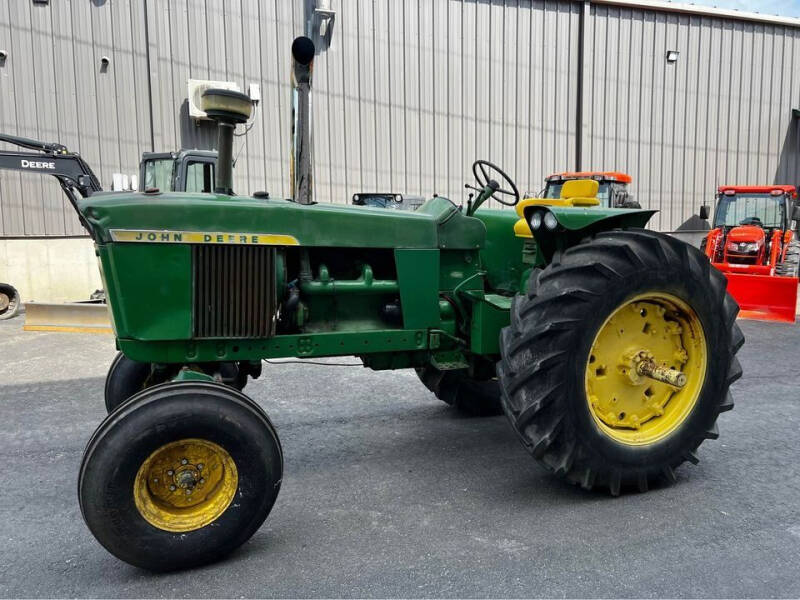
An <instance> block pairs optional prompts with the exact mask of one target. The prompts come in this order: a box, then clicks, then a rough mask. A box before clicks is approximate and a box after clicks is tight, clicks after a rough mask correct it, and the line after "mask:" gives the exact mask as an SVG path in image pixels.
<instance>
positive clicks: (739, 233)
mask: <svg viewBox="0 0 800 600" xmlns="http://www.w3.org/2000/svg"><path fill="white" fill-rule="evenodd" d="M765 236H766V234H765V233H764V230H763V229H762V228H761V227H758V226H756V225H739V226H738V227H734V228H733V229H731V230H730V231H729V232H728V242H729V243H736V244H741V243H747V242H749V243H752V242H756V243H758V245H759V246H763V245H764V243H765V241H766V237H765Z"/></svg>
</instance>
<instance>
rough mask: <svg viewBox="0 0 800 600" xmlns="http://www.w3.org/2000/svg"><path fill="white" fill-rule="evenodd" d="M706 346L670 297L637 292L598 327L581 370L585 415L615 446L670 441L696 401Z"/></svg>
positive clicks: (694, 320)
mask: <svg viewBox="0 0 800 600" xmlns="http://www.w3.org/2000/svg"><path fill="white" fill-rule="evenodd" d="M706 361H707V348H706V341H705V335H704V333H703V329H702V326H701V323H700V320H699V318H698V316H697V314H696V313H695V312H694V310H693V309H692V308H691V307H690V306H689V305H688V304H687V303H686V302H684V301H683V300H680V299H679V298H677V297H675V296H672V295H671V294H664V293H652V294H643V295H640V296H637V297H635V298H633V299H632V300H629V301H627V302H625V303H623V304H622V305H620V306H619V307H617V309H615V310H614V311H613V312H612V313H611V315H610V316H609V317H608V318H607V319H606V321H605V323H603V325H602V326H601V327H600V329H599V330H598V332H597V335H596V337H595V339H594V342H593V344H592V347H591V350H590V354H589V358H588V362H587V365H586V376H585V386H586V397H587V401H588V404H589V411H590V413H591V415H592V417H593V419H594V421H595V423H596V424H597V425H598V427H599V428H600V430H601V431H602V432H603V433H604V434H606V435H608V436H609V437H611V438H612V439H614V440H615V441H617V442H620V443H624V444H628V445H645V444H651V443H653V442H656V441H658V440H660V439H663V438H665V437H667V436H668V435H670V434H671V433H672V432H673V431H674V430H675V429H677V428H678V427H679V426H680V425H681V423H683V422H684V421H685V420H686V418H687V417H688V415H689V414H690V413H691V410H692V408H693V407H694V405H695V403H696V402H697V398H698V397H699V394H700V390H701V389H702V386H703V382H704V380H705V370H706Z"/></svg>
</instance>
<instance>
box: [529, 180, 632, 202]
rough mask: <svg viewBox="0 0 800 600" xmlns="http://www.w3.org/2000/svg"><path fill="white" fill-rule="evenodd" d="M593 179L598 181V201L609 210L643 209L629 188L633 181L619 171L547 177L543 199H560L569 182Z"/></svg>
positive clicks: (542, 193)
mask: <svg viewBox="0 0 800 600" xmlns="http://www.w3.org/2000/svg"><path fill="white" fill-rule="evenodd" d="M579 179H593V180H595V181H597V184H598V188H597V199H598V200H600V204H601V205H603V206H605V207H607V208H641V206H640V205H639V203H638V202H636V201H635V200H634V198H633V194H631V193H630V191H629V189H628V186H629V185H630V183H631V182H632V181H633V179H632V178H631V176H630V175H628V174H627V173H619V172H617V171H577V172H564V173H553V174H552V175H548V176H547V177H545V187H544V190H543V191H542V192H541V194H539V196H540V197H542V198H559V197H560V195H561V189H562V187H563V186H564V183H566V182H567V181H574V180H579Z"/></svg>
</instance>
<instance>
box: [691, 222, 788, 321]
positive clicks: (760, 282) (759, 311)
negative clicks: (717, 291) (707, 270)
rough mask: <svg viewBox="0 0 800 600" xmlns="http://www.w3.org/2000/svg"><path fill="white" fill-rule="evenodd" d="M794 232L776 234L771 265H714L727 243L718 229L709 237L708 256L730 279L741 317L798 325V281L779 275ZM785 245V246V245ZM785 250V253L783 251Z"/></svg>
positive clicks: (719, 263)
mask: <svg viewBox="0 0 800 600" xmlns="http://www.w3.org/2000/svg"><path fill="white" fill-rule="evenodd" d="M791 236H792V232H790V231H788V232H786V234H785V239H784V240H781V239H780V238H781V237H784V234H782V233H781V232H780V231H775V232H774V234H773V239H772V244H771V248H772V251H771V252H770V256H769V259H768V262H767V264H763V265H759V264H738V263H731V262H713V257H714V256H719V253H718V251H719V250H720V248H719V245H720V244H721V243H722V242H723V233H722V231H721V230H720V229H714V230H713V231H711V232H710V233H709V235H708V238H707V241H706V247H705V252H706V255H707V256H708V257H709V258H710V259H711V260H712V264H713V265H714V267H716V268H717V269H719V270H720V271H722V273H723V274H724V275H725V277H726V278H727V279H728V291H729V292H730V294H731V296H733V298H734V299H735V300H736V302H738V304H739V308H740V312H739V317H740V318H743V319H755V320H759V321H782V322H786V323H794V321H795V314H796V311H797V286H798V278H797V277H786V276H779V275H776V274H775V266H776V264H777V263H778V262H780V261H781V260H782V259H783V258H784V257H783V256H782V254H783V253H785V251H786V250H785V249H786V248H787V247H788V242H789V241H791ZM781 241H783V242H784V243H783V244H781ZM781 246H783V248H784V250H783V253H782V252H781V251H780V250H779V249H780V248H781Z"/></svg>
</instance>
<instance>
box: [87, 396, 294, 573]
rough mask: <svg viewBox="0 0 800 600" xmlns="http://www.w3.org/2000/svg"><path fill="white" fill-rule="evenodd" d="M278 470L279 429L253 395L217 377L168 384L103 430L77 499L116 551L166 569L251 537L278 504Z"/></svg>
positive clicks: (212, 557)
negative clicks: (215, 379)
mask: <svg viewBox="0 0 800 600" xmlns="http://www.w3.org/2000/svg"><path fill="white" fill-rule="evenodd" d="M203 463H205V464H203ZM282 475H283V454H282V451H281V447H280V443H279V441H278V436H277V434H276V432H275V429H274V427H273V426H272V423H270V420H269V418H268V417H267V415H266V414H265V413H264V411H263V410H261V408H260V407H259V406H258V405H257V404H255V403H254V402H253V401H252V400H250V399H249V398H248V397H247V396H245V395H244V394H242V393H241V392H238V391H236V390H234V389H232V388H230V387H228V386H224V385H221V384H213V383H205V382H177V383H166V384H163V385H158V386H155V387H152V388H149V389H147V390H145V391H143V392H141V393H139V394H137V395H136V396H135V397H133V398H131V399H130V400H129V401H128V402H127V403H126V404H125V405H124V406H122V407H121V408H120V409H119V410H117V411H116V412H114V413H112V414H110V415H109V416H108V417H106V419H105V420H104V421H103V423H102V424H101V425H100V427H98V429H97V431H96V432H95V433H94V435H93V436H92V439H91V440H90V441H89V444H88V446H87V447H86V451H85V452H84V455H83V460H82V462H81V468H80V476H79V480H78V499H79V501H80V507H81V513H82V514H83V518H84V520H85V521H86V524H87V526H88V527H89V529H90V530H91V532H92V534H93V535H94V536H95V538H97V540H98V541H99V542H100V543H101V544H102V545H103V546H104V547H105V548H106V549H107V550H108V551H109V552H111V554H113V555H114V556H116V557H117V558H119V559H120V560H123V561H125V562H127V563H129V564H131V565H134V566H137V567H140V568H143V569H148V570H151V571H168V570H174V569H183V568H188V567H195V566H199V565H203V564H207V563H210V562H213V561H216V560H219V559H220V558H222V557H223V556H225V555H227V554H229V553H230V552H232V551H233V550H234V549H236V548H237V547H239V546H240V545H241V544H243V543H244V542H245V541H247V540H248V539H249V538H250V537H251V536H252V535H253V534H254V533H255V532H256V531H257V530H258V528H259V527H260V526H261V524H262V523H263V522H264V520H265V519H266V517H267V515H268V514H269V512H270V510H271V509H272V506H273V504H274V503H275V499H276V498H277V495H278V492H279V490H280V485H281V479H282ZM206 478H208V479H207V480H206ZM203 486H207V487H205V489H203ZM173 488H174V489H173ZM192 494H195V495H194V496H192Z"/></svg>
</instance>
